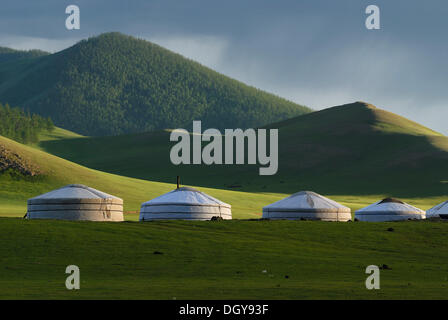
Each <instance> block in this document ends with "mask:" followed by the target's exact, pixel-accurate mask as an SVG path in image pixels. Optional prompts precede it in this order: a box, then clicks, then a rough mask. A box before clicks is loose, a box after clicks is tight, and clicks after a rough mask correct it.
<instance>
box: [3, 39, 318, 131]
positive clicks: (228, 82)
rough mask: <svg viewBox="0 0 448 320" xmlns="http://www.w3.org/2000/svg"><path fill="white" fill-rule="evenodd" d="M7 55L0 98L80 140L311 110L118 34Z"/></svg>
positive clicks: (266, 119)
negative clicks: (45, 50)
mask: <svg viewBox="0 0 448 320" xmlns="http://www.w3.org/2000/svg"><path fill="white" fill-rule="evenodd" d="M4 51H5V49H4ZM6 55H8V56H10V55H11V54H10V53H7V52H6V53H3V54H2V52H1V51H0V101H4V102H8V103H10V104H13V105H19V106H21V107H24V108H27V109H29V110H31V111H32V112H33V113H38V114H40V115H43V116H45V117H47V116H50V117H51V118H52V120H53V121H54V122H55V124H56V125H57V126H59V127H63V128H65V129H69V130H72V131H75V132H78V133H81V134H84V135H117V134H123V133H132V132H143V131H152V130H156V129H165V128H178V127H187V128H188V127H190V126H191V123H192V120H194V119H200V120H202V121H203V123H204V125H206V126H208V127H215V128H227V127H232V126H238V127H254V126H261V125H265V124H268V123H271V122H274V121H279V120H282V119H287V118H290V117H292V116H296V115H299V114H303V113H306V112H309V111H310V109H308V108H306V107H303V106H300V105H297V104H295V103H292V102H290V101H287V100H285V99H282V98H280V97H277V96H274V95H272V94H269V93H266V92H264V91H261V90H258V89H256V88H253V87H249V86H247V85H245V84H243V83H241V82H238V81H236V80H233V79H231V78H228V77H226V76H224V75H221V74H219V73H217V72H215V71H213V70H211V69H209V68H206V67H204V66H202V65H200V64H199V63H196V62H194V61H192V60H189V59H186V58H184V57H182V56H181V55H179V54H175V53H173V52H170V51H168V50H166V49H164V48H162V47H160V46H158V45H156V44H153V43H150V42H148V41H144V40H138V39H135V38H133V37H130V36H125V35H122V34H120V33H106V34H103V35H100V36H98V37H94V38H90V39H88V40H83V41H81V42H79V43H78V44H76V45H74V46H72V47H70V48H68V49H66V50H63V51H61V52H58V53H55V54H49V55H39V54H37V55H31V54H29V53H28V55H29V56H30V57H29V58H27V59H24V58H22V59H13V60H11V59H6V58H3V59H2V58H1V57H2V56H4V57H6ZM14 55H17V53H16V52H14ZM23 55H26V54H23ZM2 60H4V61H2Z"/></svg>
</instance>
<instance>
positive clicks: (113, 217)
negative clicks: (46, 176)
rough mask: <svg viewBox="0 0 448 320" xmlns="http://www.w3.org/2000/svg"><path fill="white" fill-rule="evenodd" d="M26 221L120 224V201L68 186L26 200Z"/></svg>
mask: <svg viewBox="0 0 448 320" xmlns="http://www.w3.org/2000/svg"><path fill="white" fill-rule="evenodd" d="M26 218H28V219H62V220H89V221H123V200H122V199H120V198H117V197H114V196H111V195H110V194H107V193H104V192H101V191H98V190H95V189H93V188H89V187H86V186H84V185H81V184H71V185H68V186H65V187H62V188H60V189H57V190H53V191H50V192H48V193H45V194H42V195H40V196H37V197H35V198H32V199H29V200H28V212H27V214H26Z"/></svg>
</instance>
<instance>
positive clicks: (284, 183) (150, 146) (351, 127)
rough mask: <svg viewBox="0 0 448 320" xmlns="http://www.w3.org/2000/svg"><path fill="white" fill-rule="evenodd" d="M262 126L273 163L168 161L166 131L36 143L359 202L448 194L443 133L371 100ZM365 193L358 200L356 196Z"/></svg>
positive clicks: (154, 168) (150, 175) (124, 170)
mask: <svg viewBox="0 0 448 320" xmlns="http://www.w3.org/2000/svg"><path fill="white" fill-rule="evenodd" d="M267 128H278V129H279V170H278V173H277V174H276V175H274V176H259V175H258V167H259V166H258V165H251V166H249V165H239V166H236V165H233V166H229V165H221V166H219V165H212V166H205V165H180V166H174V165H172V164H171V163H170V159H169V152H170V148H171V146H172V145H174V143H172V142H170V141H169V134H170V133H169V132H168V131H159V132H152V133H144V134H133V135H124V136H117V137H96V138H79V139H71V140H69V141H65V140H59V141H58V140H54V141H47V142H42V143H41V144H40V147H41V148H43V149H44V150H46V151H48V152H50V153H53V154H56V155H58V156H61V157H63V158H67V159H70V160H71V161H74V162H77V163H80V164H82V165H85V166H87V167H90V168H95V169H98V170H102V171H106V172H111V173H115V174H119V175H124V176H129V177H134V178H140V179H147V180H152V181H160V182H168V181H171V180H172V176H173V175H176V174H178V175H180V176H181V177H182V181H184V182H185V183H187V184H192V185H199V186H205V187H212V188H219V189H231V190H241V191H246V192H269V193H285V194H290V193H293V192H296V191H299V190H314V191H316V192H319V193H322V194H327V195H331V196H332V197H333V198H335V199H336V200H339V201H342V202H343V203H348V205H349V206H351V207H352V208H357V207H359V206H361V205H362V203H364V204H365V203H368V201H373V200H375V199H377V198H378V197H382V196H395V197H402V198H405V199H414V203H415V201H416V204H417V205H421V206H422V207H425V208H429V206H430V205H431V204H436V203H437V201H439V200H442V199H443V200H446V199H444V198H445V197H446V196H447V195H448V161H447V160H448V138H447V137H445V136H443V135H441V134H439V133H437V132H434V131H432V130H430V129H428V128H425V127H423V126H421V125H419V124H418V123H415V122H412V121H410V120H408V119H406V118H403V117H401V116H398V115H396V114H393V113H390V112H387V111H385V110H382V109H379V108H376V107H374V106H372V105H370V104H367V103H362V102H357V103H352V104H347V105H343V106H337V107H333V108H328V109H325V110H322V111H318V112H313V113H310V114H306V115H303V116H299V117H295V118H292V119H289V120H286V121H283V122H279V123H275V124H272V125H269V126H268V127H267ZM362 199H363V200H362ZM425 199H430V200H428V201H429V202H426V201H427V200H425Z"/></svg>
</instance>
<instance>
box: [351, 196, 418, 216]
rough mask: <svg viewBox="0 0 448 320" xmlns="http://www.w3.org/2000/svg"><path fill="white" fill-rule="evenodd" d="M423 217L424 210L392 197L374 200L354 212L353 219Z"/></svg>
mask: <svg viewBox="0 0 448 320" xmlns="http://www.w3.org/2000/svg"><path fill="white" fill-rule="evenodd" d="M425 217H426V213H425V211H423V210H421V209H419V208H416V207H413V206H411V205H410V204H407V203H405V202H403V201H400V200H398V199H393V198H387V199H384V200H381V201H378V202H375V203H374V204H371V205H370V206H367V207H365V208H363V209H360V210H358V211H356V212H355V219H357V220H359V221H371V222H383V221H400V220H415V219H425Z"/></svg>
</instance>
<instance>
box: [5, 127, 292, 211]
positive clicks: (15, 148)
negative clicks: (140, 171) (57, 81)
mask: <svg viewBox="0 0 448 320" xmlns="http://www.w3.org/2000/svg"><path fill="white" fill-rule="evenodd" d="M42 138H43V139H44V140H46V141H58V139H63V141H65V142H69V141H70V139H76V134H73V133H70V132H67V131H66V130H61V129H59V128H57V129H56V130H55V131H54V132H52V133H51V134H45V135H43V136H42ZM175 180H176V177H175V176H174V175H173V176H172V179H171V181H170V182H175ZM73 183H81V184H86V185H89V186H91V187H93V188H97V189H99V190H102V191H105V192H107V193H110V194H113V195H116V196H118V197H120V198H122V199H123V200H124V204H125V206H124V210H125V212H126V213H127V214H126V217H125V218H126V219H128V220H135V219H137V217H138V212H139V210H140V205H141V203H142V202H145V201H147V200H149V199H153V198H155V197H157V196H159V195H161V194H163V193H166V192H168V191H170V190H172V189H174V188H175V185H174V184H171V183H161V182H152V181H144V180H139V179H133V178H128V177H121V176H118V175H114V174H109V173H104V172H100V171H96V170H92V169H88V168H85V167H83V166H80V165H78V164H75V163H73V162H70V161H67V160H64V159H61V158H59V157H56V156H53V155H51V154H48V153H46V152H43V151H41V150H38V149H37V148H36V147H32V146H26V145H22V144H20V143H18V142H15V141H13V140H10V139H7V138H4V137H1V136H0V216H6V217H22V216H24V214H25V212H26V200H27V199H29V198H31V197H34V196H37V195H39V194H42V193H45V192H48V191H51V190H53V189H56V188H59V187H62V186H64V185H67V184H73ZM189 186H194V185H191V184H190V185H189ZM201 190H203V191H204V192H206V193H208V194H210V195H212V196H214V197H217V198H219V199H221V200H223V201H225V202H227V203H230V204H232V212H233V216H234V218H237V219H238V218H258V217H259V214H260V213H261V206H260V201H261V202H262V203H266V204H269V203H271V202H273V201H276V200H279V199H280V198H281V197H282V196H284V195H281V194H265V195H264V194H255V193H248V192H236V191H227V190H217V189H211V188H201Z"/></svg>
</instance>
